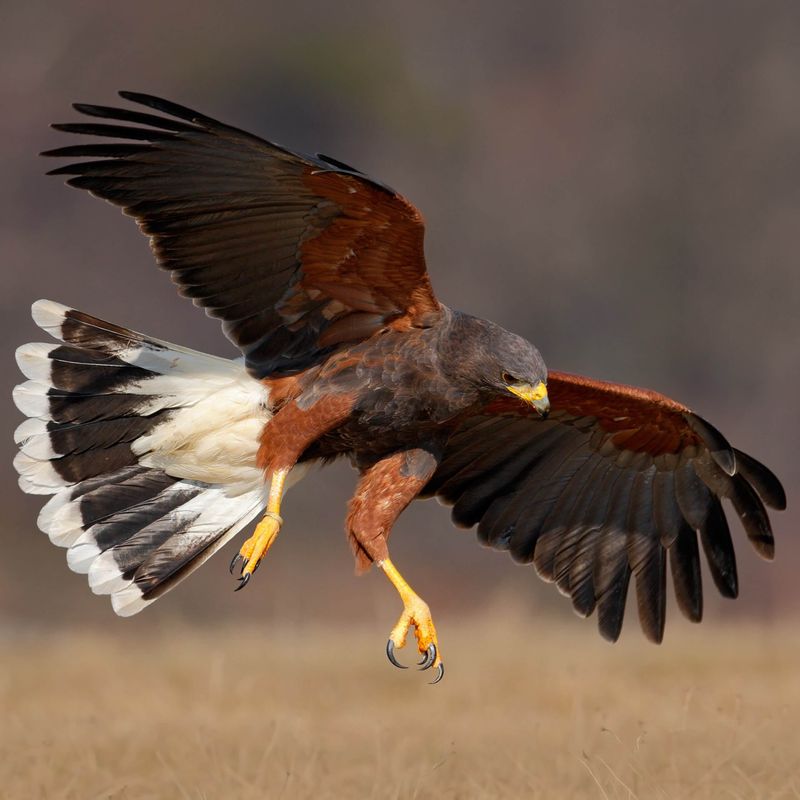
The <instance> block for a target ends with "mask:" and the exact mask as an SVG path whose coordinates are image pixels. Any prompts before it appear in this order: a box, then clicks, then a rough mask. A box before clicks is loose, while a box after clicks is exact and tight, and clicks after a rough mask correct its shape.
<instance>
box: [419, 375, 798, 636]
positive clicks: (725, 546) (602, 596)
mask: <svg viewBox="0 0 800 800" xmlns="http://www.w3.org/2000/svg"><path fill="white" fill-rule="evenodd" d="M548 390H549V395H550V401H551V409H552V410H551V414H550V416H549V417H548V419H546V420H542V419H541V418H540V417H538V416H537V415H536V414H535V412H533V411H532V409H529V408H528V407H526V406H525V405H524V404H522V403H521V402H519V401H517V400H516V399H515V398H508V399H507V400H506V399H502V400H497V401H494V402H492V403H490V404H489V405H488V406H487V407H486V408H484V409H483V410H482V411H481V412H480V413H479V414H476V415H474V416H471V417H469V418H468V419H466V420H465V421H464V422H463V423H462V424H461V427H460V428H459V429H458V430H457V431H456V432H455V433H454V434H453V435H452V436H451V438H450V440H449V442H448V444H447V447H446V449H445V453H444V455H443V458H442V462H441V464H440V466H439V468H438V470H437V471H436V473H435V474H434V476H433V478H432V479H431V480H430V481H429V482H428V484H427V486H426V487H425V489H424V491H423V495H422V496H432V495H436V496H438V497H440V498H441V499H442V500H444V501H445V502H447V503H449V504H452V505H453V512H452V515H453V520H454V522H455V523H456V524H457V525H460V526H462V527H468V528H469V527H473V526H475V525H477V527H478V537H479V539H480V540H481V541H482V542H483V543H484V544H486V545H488V546H491V547H494V548H498V549H503V550H508V551H509V552H510V554H511V556H512V557H513V558H514V559H515V560H516V561H519V562H521V563H530V562H532V563H533V564H534V565H535V567H536V570H537V572H538V573H539V575H540V576H541V577H543V578H544V579H545V580H548V581H553V582H555V583H556V585H557V586H558V588H559V589H560V590H561V591H562V592H563V593H564V594H566V595H568V596H569V597H570V598H571V599H572V603H573V606H574V608H575V610H576V611H577V612H578V613H579V614H581V615H583V616H588V615H590V614H591V613H592V612H593V611H594V610H595V609H596V610H597V613H598V624H599V628H600V632H601V634H602V635H603V636H604V637H605V638H607V639H610V640H612V641H613V640H616V639H617V638H618V636H619V634H620V631H621V627H622V622H623V615H624V610H625V600H626V596H627V590H628V585H629V582H630V580H631V579H633V581H634V583H635V585H636V596H637V605H638V611H639V619H640V622H641V625H642V628H643V630H644V632H645V634H646V635H647V636H648V638H650V639H651V640H653V641H655V642H660V641H661V639H662V637H663V633H664V622H665V611H666V583H667V563H668V562H669V565H670V571H671V573H672V583H673V586H674V591H675V596H676V598H677V601H678V605H679V607H680V608H681V610H682V612H683V613H684V614H685V615H686V616H687V617H688V618H689V619H690V620H692V621H695V622H696V621H699V620H700V619H701V617H702V609H703V593H702V585H701V575H700V548H701V547H702V549H703V551H704V552H705V556H706V559H707V561H708V565H709V568H710V572H711V575H712V578H713V580H714V583H715V585H716V586H717V589H718V590H719V591H720V592H721V593H722V594H723V595H725V596H727V597H735V596H736V595H737V592H738V581H737V574H736V559H735V555H734V549H733V543H732V540H731V535H730V531H729V529H728V523H727V520H726V517H725V513H724V511H723V508H722V504H721V500H723V499H727V500H729V501H731V503H732V505H733V508H734V510H735V511H736V514H737V515H738V517H739V519H740V520H741V522H742V524H743V526H744V529H745V531H746V533H747V536H748V538H749V540H750V542H751V543H752V544H753V546H754V547H755V549H756V550H757V552H758V553H759V554H760V555H762V556H763V557H765V558H772V556H773V551H774V540H773V536H772V530H771V526H770V521H769V518H768V516H767V512H766V510H765V504H766V505H768V506H771V507H772V508H776V509H782V508H784V507H785V505H786V497H785V494H784V492H783V488H782V487H781V485H780V483H779V481H778V480H777V478H776V477H775V476H774V475H773V474H772V473H771V472H770V471H769V470H768V469H767V468H766V467H764V466H763V465H762V464H760V463H759V462H758V461H756V460H755V459H753V458H751V457H750V456H748V455H746V454H744V453H742V452H740V451H738V450H735V449H734V448H732V447H731V446H730V445H729V444H728V443H727V442H726V441H725V439H724V437H723V436H722V434H720V433H719V432H718V431H717V430H716V429H715V428H713V427H712V426H711V425H710V424H709V423H707V422H706V421H705V420H703V419H702V418H700V417H698V416H697V415H695V414H693V413H692V412H691V411H690V410H689V409H688V408H686V407H685V406H683V405H681V404H679V403H676V402H675V401H673V400H670V399H669V398H667V397H664V396H663V395H659V394H657V393H655V392H649V391H646V390H642V389H635V388H632V387H626V386H622V385H620V384H611V383H604V382H599V381H592V380H589V379H587V378H580V377H576V376H571V375H567V374H565V373H557V372H552V373H551V374H550V377H549V380H548Z"/></svg>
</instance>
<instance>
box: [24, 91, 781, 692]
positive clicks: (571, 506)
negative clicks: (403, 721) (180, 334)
mask: <svg viewBox="0 0 800 800" xmlns="http://www.w3.org/2000/svg"><path fill="white" fill-rule="evenodd" d="M121 95H122V97H123V98H124V99H126V100H128V101H131V102H132V103H133V104H134V105H135V108H128V109H123V108H111V107H106V106H97V105H84V104H78V105H76V106H75V108H76V109H77V111H79V112H80V113H81V114H83V115H85V116H87V117H91V118H92V120H91V121H88V122H80V123H69V124H63V125H55V126H54V127H55V128H56V129H57V130H59V131H64V132H66V133H70V134H80V135H86V136H94V137H99V138H100V141H96V142H95V141H81V142H80V143H78V144H74V145H69V146H66V147H61V148H59V149H57V150H51V151H49V152H47V153H46V154H45V155H48V156H56V157H60V158H65V157H66V158H69V159H73V158H79V159H81V160H79V161H75V162H73V161H70V162H69V163H67V164H66V165H65V166H60V167H57V168H56V169H54V170H52V172H51V173H50V174H54V175H66V176H68V181H67V182H68V183H69V184H70V185H72V186H76V187H78V188H81V189H86V190H88V191H89V192H91V193H92V194H94V195H96V196H97V197H101V198H103V199H105V200H108V201H110V202H112V203H114V204H115V205H118V206H121V207H122V208H123V209H124V211H125V213H126V214H129V215H130V216H132V217H134V218H135V219H136V221H137V223H138V225H139V227H140V228H141V229H142V231H143V232H144V233H145V234H147V235H148V236H149V237H150V242H151V245H152V248H153V250H154V252H155V256H156V260H157V261H158V263H159V265H160V266H161V267H162V268H164V269H166V270H168V271H169V272H170V274H171V276H172V279H173V281H174V282H175V283H176V284H177V285H178V288H179V291H180V293H181V294H183V295H184V296H186V297H190V298H191V299H192V300H193V302H194V303H195V305H198V306H201V307H203V308H205V309H206V312H207V313H208V314H210V315H211V316H213V317H217V318H219V319H220V320H221V321H222V327H223V331H224V332H225V334H226V335H227V336H228V338H229V339H231V340H232V341H233V342H234V343H235V344H236V345H237V346H238V347H239V348H240V350H241V351H242V354H243V358H242V359H237V360H226V359H221V358H215V357H212V356H208V355H205V354H203V353H199V352H196V351H193V350H189V349H186V348H182V347H178V346H176V345H172V344H168V343H167V342H163V341H159V340H157V339H153V338H151V337H148V336H143V335H142V334H139V333H135V332H133V331H131V330H128V329H126V328H121V327H119V326H117V325H112V324H111V323H108V322H103V321H102V320H99V319H96V318H95V317H91V316H89V315H87V314H84V313H81V312H79V311H75V310H73V309H70V308H67V307H65V306H61V305H59V304H56V303H53V302H50V301H46V300H42V301H39V302H37V303H35V304H34V306H33V317H34V320H35V321H36V323H37V324H38V325H39V326H40V327H41V328H43V329H44V330H45V331H47V332H48V333H49V334H51V336H53V337H54V338H55V339H56V340H57V343H56V344H53V343H44V344H28V345H24V346H23V347H21V348H20V349H19V351H18V362H19V365H20V368H21V370H22V372H23V373H24V374H25V375H26V377H27V378H28V381H27V382H25V383H22V384H21V385H20V386H18V387H17V388H16V390H15V395H14V396H15V399H16V402H17V405H18V406H19V408H20V410H21V411H22V412H23V413H24V414H26V415H27V416H28V417H29V419H28V420H27V421H25V422H23V423H22V425H20V427H19V428H18V430H17V434H16V439H17V442H18V444H19V447H20V453H19V455H18V456H17V458H16V461H15V466H16V467H17V470H18V471H19V473H20V485H21V487H22V488H23V490H24V491H26V492H31V493H34V494H47V495H52V497H51V498H50V500H49V501H48V502H47V503H46V505H45V506H44V508H43V509H42V512H41V514H40V516H39V520H38V524H39V527H40V528H41V529H42V530H43V531H45V532H46V533H47V534H48V535H49V536H50V539H51V540H52V541H53V542H54V543H55V544H57V545H60V546H62V547H67V548H69V550H68V554H67V559H68V562H69V565H70V567H71V568H72V569H73V570H75V571H77V572H83V573H87V574H88V579H89V584H90V586H91V588H92V590H93V591H94V592H96V593H98V594H109V595H111V602H112V604H113V607H114V610H115V611H116V612H117V613H118V614H120V615H123V616H127V615H130V614H134V613H136V612H137V611H139V610H140V609H142V608H144V607H145V606H146V605H148V604H149V603H151V602H153V601H154V600H155V599H156V598H158V597H160V596H161V595H162V594H164V593H165V592H166V591H168V590H169V589H170V588H172V587H173V586H174V585H176V584H177V583H178V582H180V581H181V580H182V579H183V578H185V577H186V576H187V575H189V574H190V573H191V572H192V571H193V570H194V569H196V568H197V567H198V566H199V565H200V564H202V563H203V562H204V561H205V560H206V559H207V558H209V557H210V556H211V555H212V554H213V553H214V552H216V551H217V550H218V549H219V548H220V547H222V546H223V545H224V544H225V543H226V542H227V541H229V540H230V539H231V538H233V537H234V536H235V535H236V534H237V533H238V532H239V531H240V530H241V529H242V528H244V527H245V526H246V525H247V524H248V523H249V522H250V521H251V520H253V519H254V518H255V517H257V516H258V515H259V514H261V515H262V516H261V520H260V522H259V523H258V525H257V526H256V528H255V531H254V533H253V535H252V536H251V537H250V538H249V539H247V541H246V542H245V543H244V545H243V546H242V548H241V550H240V551H239V553H238V554H237V555H236V557H235V558H234V560H233V562H232V564H231V571H234V570H238V579H239V583H238V586H237V588H238V589H241V588H242V587H244V586H246V585H247V583H248V581H249V580H250V579H251V578H252V575H253V573H254V572H255V570H256V569H257V567H258V566H259V564H260V562H261V560H262V558H263V557H264V555H265V554H266V552H267V550H268V549H269V547H270V546H271V545H272V543H273V542H274V540H275V537H276V536H277V534H278V531H279V529H280V527H281V525H282V519H281V516H280V509H281V499H282V496H283V492H284V490H285V489H286V488H287V486H288V484H289V483H290V482H293V481H295V480H297V479H298V478H299V477H300V476H301V475H302V472H303V470H304V469H305V468H306V467H307V466H308V465H310V464H312V463H314V462H320V461H322V462H324V461H328V460H330V459H333V458H336V457H339V456H347V457H348V458H349V459H350V460H351V462H352V463H353V465H354V466H355V467H356V469H357V470H358V471H359V473H360V481H359V483H358V487H357V489H356V492H355V495H354V496H353V498H352V500H351V501H350V506H349V513H348V515H347V522H346V529H347V535H348V537H349V541H350V544H351V546H352V549H353V552H354V554H355V557H356V560H357V564H358V566H359V568H361V569H364V568H366V567H368V566H369V565H370V564H372V563H375V564H376V565H377V566H378V567H379V568H380V569H381V570H383V572H384V573H385V574H386V576H387V577H388V578H389V580H390V581H391V582H392V583H393V584H394V586H395V587H396V589H397V591H398V592H399V594H400V597H401V598H402V601H403V605H404V610H403V613H402V615H401V617H400V620H399V621H398V623H397V625H396V626H395V627H394V629H393V630H392V632H391V635H390V638H389V643H388V646H387V653H388V656H389V658H390V659H391V661H392V662H393V663H395V664H397V665H398V666H399V663H398V662H397V660H396V656H395V649H396V648H400V647H402V646H403V645H404V643H405V641H406V636H407V634H408V632H409V630H410V629H412V628H413V630H414V632H415V634H416V639H417V647H418V649H419V651H420V654H421V656H422V660H421V662H420V664H421V666H422V667H423V668H429V667H435V668H436V670H437V674H436V680H439V679H441V677H442V675H443V662H442V657H441V652H440V650H439V647H438V643H437V638H436V631H435V629H434V625H433V622H432V619H431V615H430V611H429V609H428V606H427V605H426V604H425V602H424V601H423V600H422V599H421V598H420V597H419V596H418V595H417V594H416V593H415V592H414V591H413V590H412V589H411V587H410V586H409V585H408V583H406V581H405V580H404V579H403V577H402V576H401V574H400V572H399V571H398V570H397V568H396V567H395V566H394V564H393V563H392V561H391V560H390V558H389V552H388V549H387V538H388V536H389V532H390V531H391V528H392V525H393V524H394V522H395V520H396V519H397V517H398V516H399V514H400V513H401V512H402V511H403V509H404V508H405V507H406V506H407V505H408V504H409V503H410V502H411V501H412V500H414V499H415V498H417V497H429V496H437V497H439V498H441V499H443V500H444V501H445V502H447V503H450V504H452V506H453V512H452V513H453V519H454V521H455V522H456V524H458V525H461V526H465V527H473V526H477V531H478V537H479V538H480V540H481V541H482V542H483V543H484V544H486V545H488V546H491V547H495V548H499V549H504V550H508V551H509V552H510V553H511V556H512V557H513V558H514V559H515V560H517V561H520V562H524V563H527V562H532V563H533V564H534V566H535V567H536V570H537V572H538V573H539V574H540V575H541V576H542V577H543V578H544V579H546V580H548V581H553V582H555V583H556V584H557V586H558V587H559V589H560V590H561V591H562V592H563V593H565V594H567V595H569V596H570V597H571V599H572V602H573V605H574V607H575V609H576V611H577V612H578V613H579V614H581V615H585V616H588V615H589V614H591V613H592V612H593V611H594V610H595V609H596V610H597V614H598V619H599V626H600V632H601V633H602V635H603V636H604V637H606V638H607V639H611V640H614V639H616V638H617V637H618V635H619V633H620V627H621V625H622V619H623V612H624V608H625V599H626V594H627V590H628V584H629V582H630V580H631V578H633V580H634V582H635V585H636V595H637V599H638V609H639V617H640V621H641V624H642V627H643V629H644V632H645V634H646V635H647V636H648V637H649V638H650V639H652V640H653V641H656V642H658V641H660V640H661V638H662V634H663V630H664V615H665V608H666V593H667V589H666V584H667V562H669V565H670V572H671V574H672V583H673V586H674V591H675V596H676V598H677V601H678V605H679V606H680V608H681V610H682V611H683V613H684V614H685V615H686V616H687V617H688V618H689V619H691V620H693V621H698V620H699V619H700V618H701V615H702V589H701V577H700V554H699V550H700V547H702V549H703V551H704V552H705V555H706V559H707V561H708V565H709V568H710V572H711V576H712V578H713V580H714V583H715V584H716V586H717V588H718V589H719V591H720V592H722V594H723V595H726V596H728V597H734V596H736V593H737V577H736V562H735V559H734V551H733V545H732V543H731V536H730V533H729V530H728V523H727V521H726V517H725V513H724V512H723V509H722V503H721V501H722V500H723V499H727V500H730V501H731V503H732V505H733V508H734V510H735V511H736V513H737V515H738V516H739V518H740V519H741V521H742V523H743V525H744V529H745V531H746V533H747V536H748V538H749V539H750V541H751V543H752V544H753V546H754V547H755V548H756V550H757V552H758V553H759V554H761V555H762V556H764V557H766V558H771V557H772V554H773V537H772V532H771V529H770V522H769V519H768V517H767V512H766V510H765V505H766V506H770V507H772V508H776V509H782V508H784V506H785V495H784V492H783V489H782V488H781V485H780V483H779V481H778V480H777V479H776V478H775V476H774V475H773V474H772V473H771V472H770V471H769V470H768V469H767V468H766V467H764V466H763V465H762V464H760V463H759V462H758V461H756V460H755V459H753V458H752V457H750V456H748V455H745V454H744V453H742V452H740V451H739V450H736V449H735V448H733V447H732V446H731V445H730V444H728V442H727V441H726V440H725V438H724V437H723V436H722V434H720V433H719V431H717V430H716V429H715V428H714V427H712V426H711V425H710V424H709V423H708V422H706V421H705V420H703V419H702V418H701V417H699V416H697V415H696V414H695V413H693V412H692V411H691V410H690V409H689V408H687V407H686V406H684V405H682V404H680V403H678V402H675V401H674V400H670V399H669V398H667V397H664V396H663V395H660V394H656V393H655V392H651V391H646V390H643V389H635V388H632V387H628V386H622V385H620V384H613V383H605V382H601V381H595V380H591V379H588V378H582V377H577V376H573V375H567V374H565V373H560V372H549V373H548V370H547V368H546V367H545V364H544V361H543V360H542V358H541V356H540V355H539V352H538V351H537V350H536V348H534V347H533V346H532V345H531V344H530V343H528V342H527V341H525V340H524V339H522V338H520V337H519V336H516V335H514V334H513V333H509V332H508V331H505V330H503V329H502V328H500V327H499V326H497V325H495V324H494V323H492V322H489V321H487V320H482V319H477V318H475V317H472V316H469V315H468V314H464V313H462V312H459V311H454V310H452V309H449V308H448V307H447V306H445V305H443V304H441V303H440V302H439V300H438V299H437V298H436V296H435V294H434V292H433V289H432V288H431V284H430V281H429V278H428V273H427V270H426V266H425V259H424V253H423V233H424V226H423V221H422V217H421V216H420V214H419V212H418V211H417V210H416V209H415V208H414V206H412V205H411V204H410V203H409V202H408V201H407V200H405V199H404V198H403V197H401V196H400V195H399V194H397V193H396V192H395V191H393V190H392V189H390V188H389V187H388V186H385V185H384V184H382V183H380V182H378V181H375V180H373V179H371V178H369V177H367V176H366V175H364V174H363V173H361V172H360V171H359V170H357V169H355V168H353V167H350V166H348V165H346V164H343V163H341V162H339V161H336V160H335V159H333V158H329V157H327V156H323V155H317V156H309V155H304V154H301V153H297V152H293V151H291V150H288V149H286V148H283V147H280V146H278V145H275V144H272V143H270V142H267V141H265V140H263V139H261V138H259V137H257V136H253V135H252V134H249V133H246V132H244V131H242V130H238V129H237V128H233V127H231V126H229V125H225V124H223V123H220V122H218V121H216V120H214V119H211V118H209V117H206V116H204V115H202V114H198V113H196V112H194V111H191V110H190V109H188V108H184V107H183V106H179V105H176V104H174V103H171V102H167V101H165V100H161V99H158V98H156V97H152V96H149V95H143V94H136V93H132V92H122V93H121ZM97 120H100V121H97Z"/></svg>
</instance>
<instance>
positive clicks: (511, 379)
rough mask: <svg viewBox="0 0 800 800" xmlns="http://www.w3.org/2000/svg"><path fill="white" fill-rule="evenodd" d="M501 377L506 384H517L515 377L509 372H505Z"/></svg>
mask: <svg viewBox="0 0 800 800" xmlns="http://www.w3.org/2000/svg"><path fill="white" fill-rule="evenodd" d="M501 377H502V378H503V381H504V382H505V383H515V380H514V376H513V375H511V374H510V373H508V372H504V373H503V374H502V376H501Z"/></svg>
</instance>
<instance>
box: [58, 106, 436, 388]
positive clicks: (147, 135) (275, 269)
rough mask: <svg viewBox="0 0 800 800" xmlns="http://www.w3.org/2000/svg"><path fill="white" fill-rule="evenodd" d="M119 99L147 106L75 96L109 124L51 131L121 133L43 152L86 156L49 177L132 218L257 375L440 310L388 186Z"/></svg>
mask: <svg viewBox="0 0 800 800" xmlns="http://www.w3.org/2000/svg"><path fill="white" fill-rule="evenodd" d="M120 94H121V95H122V97H123V98H124V99H126V100H129V101H132V102H133V103H136V104H138V105H140V106H144V107H146V108H148V109H150V110H152V111H155V112H158V113H155V114H154V113H150V111H148V112H144V111H140V110H131V109H121V108H110V107H107V106H96V105H86V104H76V105H75V108H76V110H77V111H79V112H80V113H82V114H84V115H86V116H89V117H93V118H95V119H97V118H100V119H103V120H107V121H106V122H96V121H92V122H85V123H67V124H59V125H54V126H53V127H54V128H56V129H57V130H60V131H64V132H67V133H72V134H80V135H85V136H97V137H101V138H102V139H104V140H106V139H109V138H111V139H116V140H120V141H118V142H113V143H109V142H107V141H102V142H100V143H81V144H77V145H71V146H67V147H60V148H57V149H55V150H49V151H47V152H46V153H45V154H44V155H48V156H57V157H66V158H76V157H77V158H81V159H89V160H81V161H77V162H74V163H69V164H67V165H65V166H62V167H58V168H56V169H54V170H51V172H50V174H54V175H68V176H70V177H69V179H68V181H67V182H68V183H69V184H70V185H72V186H75V187H78V188H81V189H86V190H88V191H89V192H91V193H92V194H94V195H96V196H98V197H102V198H104V199H106V200H109V201H110V202H112V203H114V204H115V205H118V206H121V207H122V208H123V209H124V210H125V212H126V213H127V214H129V215H131V216H133V217H134V218H135V219H136V221H137V222H138V224H139V227H140V228H141V229H142V231H143V232H144V233H146V234H148V235H149V236H150V240H151V244H152V247H153V250H154V252H155V255H156V258H157V260H158V263H159V265H160V266H162V267H163V268H164V269H167V270H169V271H170V273H171V275H172V278H173V280H174V282H175V283H176V284H177V285H178V288H179V291H180V292H181V294H183V295H184V296H186V297H190V298H191V299H192V300H193V302H194V303H195V304H196V305H198V306H201V307H202V308H205V309H206V311H207V313H208V314H209V315H210V316H213V317H217V318H219V319H220V320H222V324H223V330H224V331H225V333H226V335H227V336H228V337H229V338H230V339H231V340H232V341H233V342H234V343H235V344H236V345H237V346H238V347H239V348H240V349H241V350H242V352H243V353H244V354H245V357H246V363H247V367H248V369H249V370H250V372H251V374H253V375H254V376H255V377H259V378H260V377H266V376H276V375H282V374H284V375H285V374H292V373H295V372H298V371H301V370H303V369H307V368H308V367H310V366H312V365H314V364H316V363H319V362H320V361H322V360H324V358H325V357H326V356H327V355H328V354H329V353H330V352H332V351H333V350H335V349H336V347H337V346H339V345H341V344H343V343H346V342H353V341H359V340H361V339H364V338H368V337H369V336H370V335H372V333H374V332H375V331H376V330H378V329H379V328H380V327H382V326H383V325H384V324H385V323H386V322H387V321H389V320H393V319H396V318H399V317H402V316H407V317H408V319H409V321H410V322H411V324H416V325H426V324H429V323H431V322H432V321H434V320H435V319H436V318H437V317H438V313H439V303H438V301H437V300H436V298H435V296H434V294H433V290H432V288H431V285H430V281H429V278H428V274H427V271H426V267H425V258H424V252H423V236H424V224H423V220H422V217H421V215H420V213H419V212H418V211H417V209H416V208H414V206H412V205H411V204H410V203H409V202H408V201H406V200H405V199H404V198H403V197H401V196H400V195H399V194H397V193H396V192H394V191H393V190H392V189H390V188H389V187H387V186H385V185H384V184H381V183H379V182H377V181H374V180H372V179H371V178H369V177H367V176H366V175H364V174H363V173H361V172H359V171H358V170H356V169H354V168H352V167H348V166H347V165H345V164H342V163H341V162H338V161H335V160H334V159H331V158H328V157H325V156H309V155H304V154H301V153H295V152H292V151H290V150H287V149H286V148H283V147H281V146H279V145H276V144H272V143H270V142H267V141H265V140H263V139H261V138H259V137H257V136H254V135H252V134H249V133H246V132H245V131H241V130H238V129H237V128H233V127H231V126H229V125H225V124H223V123H221V122H218V121H216V120H214V119H211V118H210V117H206V116H204V115H202V114H198V113H197V112H195V111H192V110H191V109H188V108H185V107H183V106H179V105H177V104H175V103H170V102H168V101H166V100H161V99H159V98H156V97H152V96H150V95H143V94H137V93H134V92H121V93H120Z"/></svg>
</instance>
